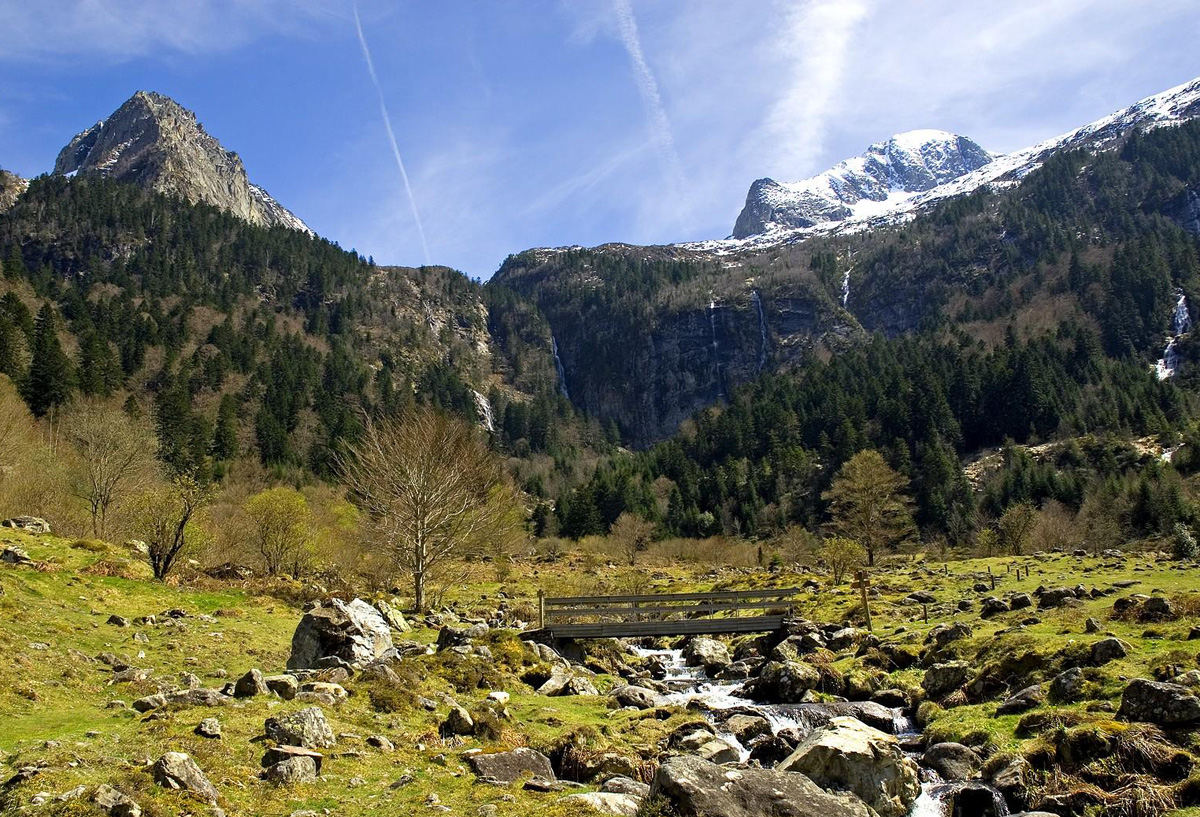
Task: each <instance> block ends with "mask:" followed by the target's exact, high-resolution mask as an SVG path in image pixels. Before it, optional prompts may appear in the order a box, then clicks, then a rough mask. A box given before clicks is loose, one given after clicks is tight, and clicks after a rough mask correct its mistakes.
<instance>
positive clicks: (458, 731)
mask: <svg viewBox="0 0 1200 817" xmlns="http://www.w3.org/2000/svg"><path fill="white" fill-rule="evenodd" d="M442 734H443V735H447V736H450V735H473V734H475V719H474V718H472V717H471V713H470V712H468V711H467V710H465V709H463V708H462V707H461V706H452V707H450V714H448V715H447V716H446V720H445V721H443V722H442Z"/></svg>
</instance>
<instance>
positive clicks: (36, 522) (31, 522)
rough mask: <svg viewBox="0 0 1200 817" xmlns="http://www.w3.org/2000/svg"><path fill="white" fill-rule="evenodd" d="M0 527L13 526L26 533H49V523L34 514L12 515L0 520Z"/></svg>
mask: <svg viewBox="0 0 1200 817" xmlns="http://www.w3.org/2000/svg"><path fill="white" fill-rule="evenodd" d="M0 527H5V528H15V529H17V530H23V531H25V532H26V533H39V534H43V533H50V523H49V522H47V521H46V520H45V519H40V518H38V517H36V516H14V517H12V518H11V519H5V520H4V521H3V522H0Z"/></svg>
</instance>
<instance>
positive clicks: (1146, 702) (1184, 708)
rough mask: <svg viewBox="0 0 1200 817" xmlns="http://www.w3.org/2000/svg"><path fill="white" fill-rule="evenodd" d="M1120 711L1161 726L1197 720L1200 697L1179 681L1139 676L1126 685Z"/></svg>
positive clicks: (1199, 716) (1124, 714) (1129, 716)
mask: <svg viewBox="0 0 1200 817" xmlns="http://www.w3.org/2000/svg"><path fill="white" fill-rule="evenodd" d="M1117 714H1118V716H1120V717H1122V718H1125V719H1126V720H1131V721H1145V722H1147V723H1156V724H1159V725H1160V726H1176V725H1181V724H1189V723H1195V722H1197V721H1200V698H1198V697H1196V695H1195V693H1193V692H1192V691H1191V690H1190V689H1188V688H1187V687H1185V686H1180V685H1179V684H1167V683H1162V682H1160V681H1151V680H1149V679H1147V678H1136V679H1134V680H1133V681H1132V682H1130V684H1129V686H1127V687H1125V692H1124V693H1122V695H1121V708H1120V709H1119V710H1118V711H1117Z"/></svg>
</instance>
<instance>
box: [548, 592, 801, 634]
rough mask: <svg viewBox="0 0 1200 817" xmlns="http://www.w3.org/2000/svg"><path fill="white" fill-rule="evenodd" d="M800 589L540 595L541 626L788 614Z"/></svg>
mask: <svg viewBox="0 0 1200 817" xmlns="http://www.w3.org/2000/svg"><path fill="white" fill-rule="evenodd" d="M801 592H802V591H801V589H800V588H797V587H789V588H771V589H766V590H718V591H713V592H709V593H649V594H640V595H626V596H558V597H547V596H546V595H545V594H544V593H543V592H539V593H538V626H539V628H540V629H546V628H552V627H553V626H554V625H555V624H570V623H581V622H580V619H584V620H586V621H587V622H588V623H604V622H649V621H669V620H672V619H673V618H674V619H678V620H681V621H685V620H688V621H690V620H695V619H697V618H705V617H709V618H711V617H716V616H718V615H719V614H731V615H732V616H734V617H737V616H739V615H740V614H741V613H742V612H753V613H756V614H759V615H762V614H765V613H766V612H768V611H775V612H777V613H779V614H788V613H790V612H791V610H792V606H793V601H792V600H793V599H794V597H795V596H797V595H799V594H800V593H801Z"/></svg>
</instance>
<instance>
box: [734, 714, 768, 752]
mask: <svg viewBox="0 0 1200 817" xmlns="http://www.w3.org/2000/svg"><path fill="white" fill-rule="evenodd" d="M722 727H723V728H724V730H725V731H726V732H728V733H729V734H731V735H733V736H734V737H735V738H737V739H738V742H739V743H741V744H742V745H743V746H745V745H746V744H747V743H749V742H750V741H751V740H752V739H754V738H756V737H758V736H759V735H770V734H771V733H772V730H771V722H770V721H769V720H767V719H766V718H764V717H763V716H762V715H747V714H743V713H738V714H737V715H734V716H733V717H731V718H728V719H727V720H726V721H725V723H723V724H722Z"/></svg>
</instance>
